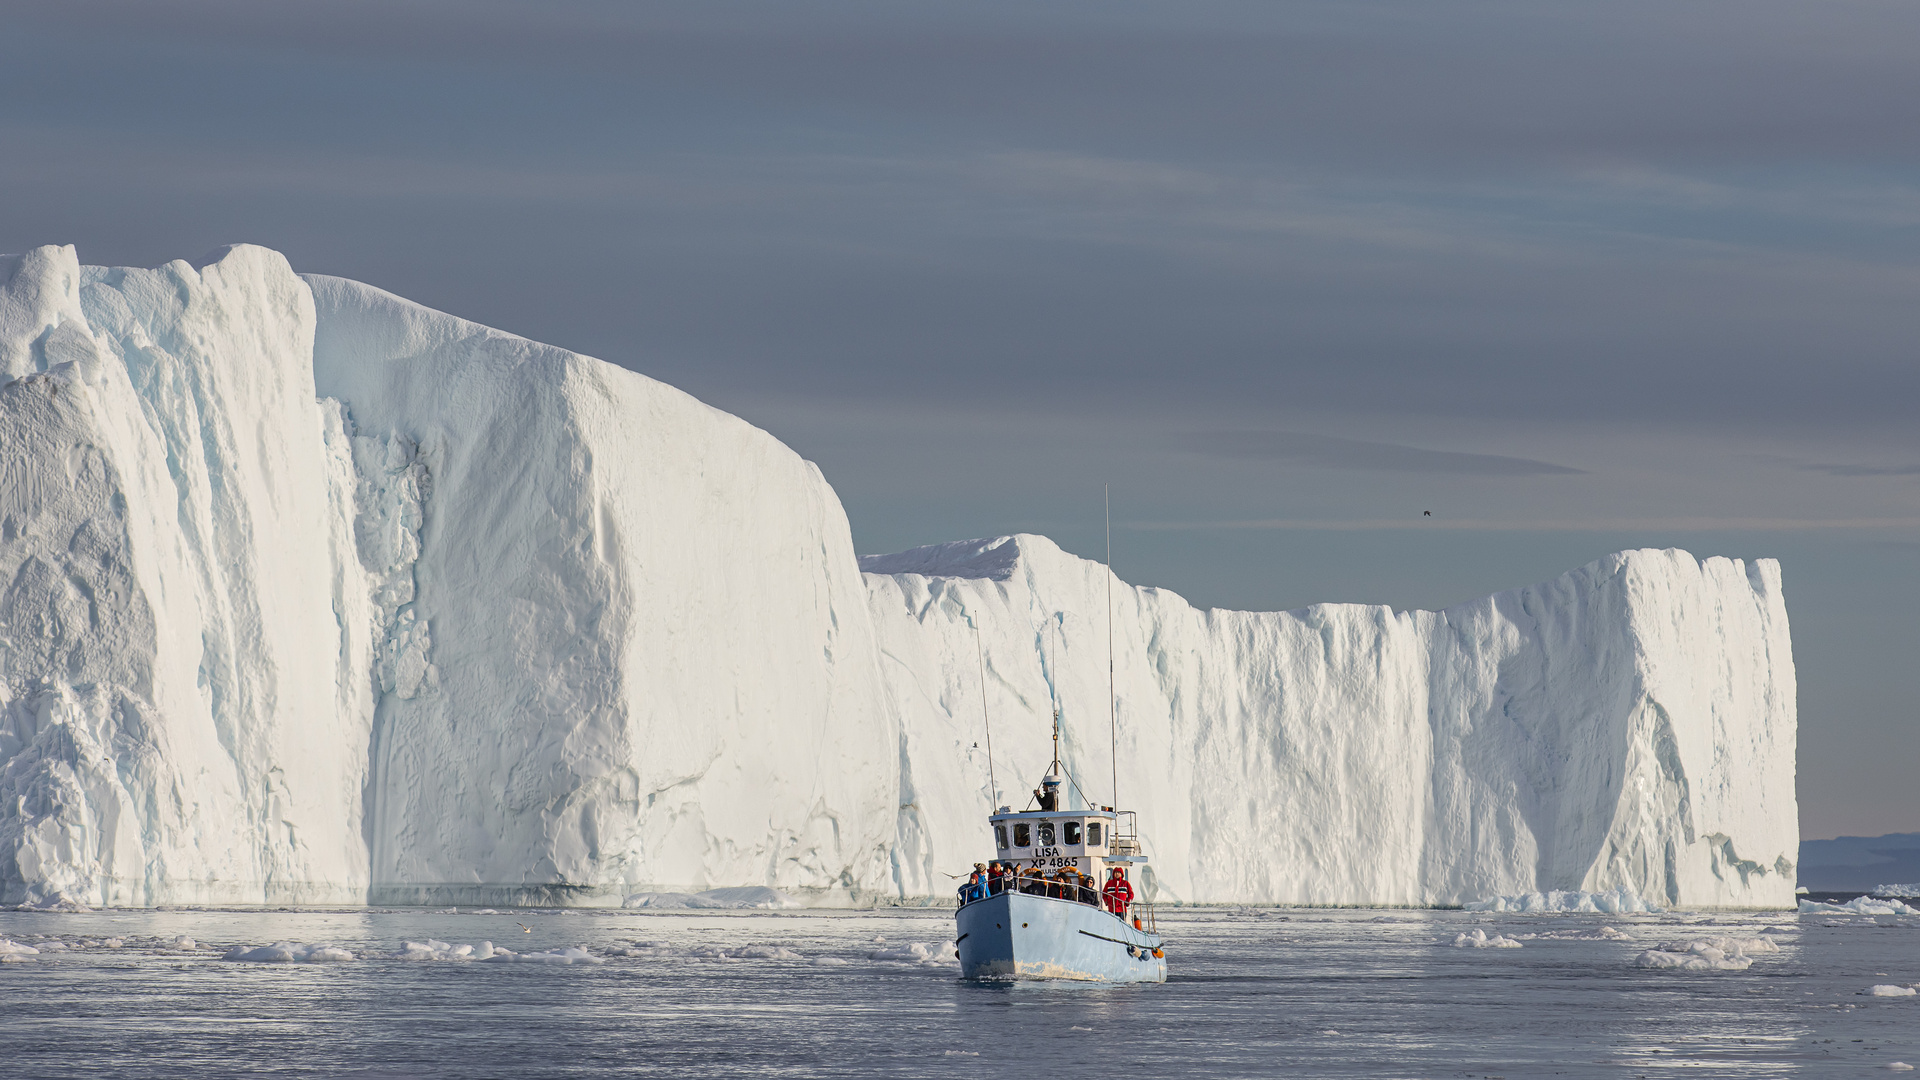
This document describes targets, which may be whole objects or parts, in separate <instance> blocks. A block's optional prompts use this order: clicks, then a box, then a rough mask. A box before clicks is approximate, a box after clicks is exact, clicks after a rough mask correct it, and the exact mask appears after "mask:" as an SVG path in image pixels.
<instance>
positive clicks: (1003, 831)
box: [993, 825, 1007, 849]
mask: <svg viewBox="0 0 1920 1080" xmlns="http://www.w3.org/2000/svg"><path fill="white" fill-rule="evenodd" d="M993 842H994V843H995V844H996V845H998V846H999V847H1001V848H1002V849H1004V848H1005V847H1006V846H1007V827H1006V826H1005V825H995V826H994V827H993Z"/></svg>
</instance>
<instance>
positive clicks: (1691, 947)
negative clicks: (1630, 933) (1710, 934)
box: [1634, 937, 1780, 971]
mask: <svg viewBox="0 0 1920 1080" xmlns="http://www.w3.org/2000/svg"><path fill="white" fill-rule="evenodd" d="M1779 951H1780V946H1779V945H1777V944H1775V943H1774V941H1773V939H1772V938H1767V937H1714V938H1703V939H1701V940H1698V941H1680V942H1669V943H1668V944H1665V945H1662V946H1660V947H1659V948H1655V949H1648V950H1647V951H1646V952H1643V953H1641V954H1640V955H1639V957H1638V958H1636V959H1635V960H1634V963H1635V964H1637V965H1638V966H1640V967H1643V968H1677V969H1680V970H1682V971H1745V970H1747V969H1748V968H1750V967H1752V966H1753V954H1759V953H1777V952H1779Z"/></svg>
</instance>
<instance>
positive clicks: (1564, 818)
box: [0, 247, 1797, 907]
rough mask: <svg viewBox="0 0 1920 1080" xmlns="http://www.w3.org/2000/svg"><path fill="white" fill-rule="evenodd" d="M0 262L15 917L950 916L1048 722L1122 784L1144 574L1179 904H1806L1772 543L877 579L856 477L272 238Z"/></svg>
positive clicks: (1132, 765)
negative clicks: (1248, 603)
mask: <svg viewBox="0 0 1920 1080" xmlns="http://www.w3.org/2000/svg"><path fill="white" fill-rule="evenodd" d="M0 279H4V280H0V762H3V763H4V764H0V900H4V901H6V902H14V903H19V902H30V903H37V904H45V903H52V902H59V901H69V902H83V903H89V904H135V905H138V904H160V903H206V902H222V903H249V902H253V903H263V902H279V903H285V902H328V903H358V902H366V901H368V900H373V901H375V902H381V903H391V902H408V901H418V902H431V903H448V902H455V903H497V902H505V901H512V902H551V903H571V904H605V905H618V904H619V903H621V902H622V900H623V899H625V898H627V897H630V896H634V895H637V894H643V893H675V892H684V893H698V892H703V891H707V890H712V889H725V888H731V887H760V888H763V889H778V890H782V891H783V892H786V893H789V894H792V895H795V896H801V897H808V898H811V899H812V900H813V901H815V902H856V901H864V900H876V899H879V900H884V899H889V898H891V899H896V900H912V899H916V898H921V897H928V896H938V895H944V894H945V893H946V892H947V891H948V890H949V889H950V887H951V885H950V879H949V878H948V877H947V876H946V875H947V874H949V873H952V872H955V871H958V870H961V869H963V868H965V867H967V866H969V865H970V864H971V863H972V862H974V861H976V860H978V859H980V858H982V857H984V856H985V855H986V854H988V850H987V848H986V846H985V845H986V842H987V835H986V831H985V828H984V825H983V820H982V818H983V814H984V812H985V811H986V810H987V809H988V808H989V807H990V806H991V805H994V804H995V802H996V800H997V801H999V802H1009V803H1022V802H1024V801H1025V787H1026V785H1028V784H1030V783H1031V782H1032V780H1033V779H1034V777H1035V776H1036V775H1037V773H1038V772H1039V770H1040V768H1041V766H1042V765H1044V763H1045V761H1046V757H1047V753H1048V743H1047V740H1048V732H1049V718H1050V701H1052V700H1056V699H1057V700H1058V701H1059V702H1060V705H1061V709H1062V716H1063V719H1064V722H1065V725H1066V733H1067V741H1066V747H1067V753H1066V756H1067V758H1068V764H1069V766H1070V768H1071V770H1072V772H1073V775H1074V778H1075V780H1076V782H1077V784H1078V785H1079V789H1080V794H1078V795H1076V796H1075V797H1076V798H1077V799H1078V798H1084V800H1087V801H1092V802H1097V803H1109V802H1112V801H1113V800H1114V794H1113V791H1112V788H1113V779H1112V777H1113V776H1114V765H1113V762H1112V759H1111V756H1110V754H1109V750H1108V747H1109V723H1110V720H1109V712H1108V700H1109V698H1108V671H1107V652H1106V640H1107V637H1106V595H1107V589H1108V587H1109V585H1110V584H1111V586H1112V594H1113V620H1114V641H1115V649H1116V652H1115V657H1116V664H1115V672H1114V679H1115V685H1116V688H1117V695H1116V699H1115V700H1116V702H1117V704H1116V708H1115V713H1114V716H1113V722H1114V723H1115V725H1116V727H1117V731H1118V742H1119V746H1120V755H1119V762H1118V768H1117V775H1118V787H1119V790H1118V797H1119V801H1120V803H1121V804H1122V805H1123V806H1125V807H1128V808H1132V809H1137V810H1139V811H1140V814H1141V823H1142V831H1143V839H1144V842H1145V845H1146V848H1147V850H1148V852H1149V853H1150V854H1151V855H1152V856H1153V866H1154V867H1155V871H1154V873H1153V880H1152V882H1151V884H1152V886H1153V888H1154V889H1156V890H1157V892H1158V894H1159V895H1160V896H1161V897H1162V898H1163V899H1170V900H1184V901H1195V902H1201V901H1233V902H1270V903H1288V902H1300V903H1325V904H1458V903H1467V902H1473V901H1476V900H1481V899H1484V898H1487V897H1499V896H1511V895H1520V894H1527V893H1536V892H1537V893H1550V892H1553V891H1556V890H1578V891H1582V892H1590V893H1607V892H1619V891H1622V890H1624V892H1625V893H1626V894H1632V895H1637V896H1641V897H1645V898H1647V899H1648V900H1650V901H1653V902H1655V903H1657V904H1659V905H1661V906H1665V907H1676V906H1679V907H1710V906H1735V907H1745V906H1754V907H1790V906H1792V904H1793V900H1794V898H1793V893H1792V890H1793V886H1794V880H1793V867H1792V864H1791V862H1790V861H1789V856H1790V855H1791V853H1793V852H1794V851H1795V846H1796V843H1797V829H1796V825H1795V813H1796V810H1795V803H1794V795H1793V745H1794V735H1795V732H1794V726H1795V714H1794V678H1793V664H1792V658H1791V650H1790V643H1789V638H1788V630H1787V619H1786V612H1785V607H1784V603H1783V601H1782V598H1781V593H1780V582H1779V571H1778V567H1777V566H1776V565H1775V564H1774V563H1772V562H1770V561H1765V560H1761V561H1757V562H1753V563H1741V562H1738V561H1733V560H1727V559H1708V560H1705V561H1700V560H1696V559H1694V558H1693V557H1692V556H1689V555H1686V554H1685V553H1682V552H1675V551H1664V552H1660V551H1639V552H1627V553H1623V554H1620V555H1615V556H1611V557H1609V558H1607V559H1604V560H1601V561H1600V562H1597V563H1594V564H1592V565H1590V566H1587V567H1585V568H1583V569H1581V570H1578V571H1575V572H1573V573H1570V574H1568V575H1565V576H1563V577H1561V578H1559V579H1557V580H1555V581H1553V582H1549V583H1547V584H1544V585H1540V586H1535V587H1532V588H1528V589H1521V590H1517V591H1514V592H1510V593H1503V594H1501V595H1499V596H1496V597H1492V598H1490V599H1488V600H1484V601H1480V602H1478V603H1475V604H1468V605H1463V606H1461V607H1458V608H1453V609H1449V610H1448V611H1445V612H1394V611H1390V610H1388V609H1386V608H1379V607H1363V606H1355V605H1322V606H1319V607H1314V608H1309V609H1305V610H1302V611H1296V612H1286V613H1271V614H1255V613H1246V612H1231V611H1206V610H1200V609H1195V608H1193V607H1191V606H1190V605H1188V604H1187V603H1186V602H1185V601H1183V600H1181V599H1180V598H1179V597H1177V596H1174V595H1173V594H1171V593H1167V592H1164V591H1161V590H1154V589H1136V588H1134V587H1131V586H1128V585H1126V584H1125V583H1123V582H1119V581H1117V580H1114V581H1110V580H1109V577H1108V575H1107V572H1106V570H1105V568H1103V567H1101V566H1100V565H1098V564H1095V563H1090V562H1087V561H1085V560H1081V559H1078V558H1076V557H1074V556H1071V555H1068V554H1067V553H1065V552H1062V551H1061V550H1060V549H1059V548H1058V547H1056V546H1055V545H1054V544H1052V543H1051V542H1050V541H1047V540H1045V539H1043V538H1039V537H1031V536H1021V537H1005V538H1000V539H997V540H988V541H977V542H967V543H962V544H953V545H943V546H940V547H937V548H928V549H919V550H916V551H912V552H905V553H902V554H899V555H893V556H882V557H877V558H870V559H868V560H866V561H865V565H864V570H865V573H864V574H863V573H862V569H863V567H862V565H861V563H860V561H859V560H856V558H855V555H854V551H853V547H852V541H851V536H850V532H849V529H848V526H847V521H846V517H845V513H844V511H843V510H842V509H841V507H840V504H839V502H838V500H837V498H836V497H835V496H834V493H833V491H832V489H831V488H830V487H829V486H828V485H827V483H826V481H825V479H824V478H823V477H822V476H821V475H820V473H819V470H818V469H816V468H815V467H814V466H813V465H812V464H810V463H809V462H806V461H804V460H802V459H801V458H800V457H799V456H798V455H796V454H794V453H793V452H792V451H791V450H790V449H788V448H787V447H785V446H783V445H782V444H780V443H779V442H778V441H777V440H775V439H774V438H772V437H771V436H770V435H768V434H766V433H765V432H763V431H760V430H758V429H756V428H754V427H752V426H751V425H749V424H747V423H746V422H744V421H742V420H740V419H738V418H736V417H733V416H730V415H728V414H726V413H723V412H720V411H718V410H715V409H712V408H710V407H708V406H705V405H703V404H701V403H700V402H698V401H696V400H694V399H693V398H691V397H688V396H687V395H686V394H683V393H681V392H679V391H677V390H674V389H673V388H671V387H668V386H665V385H663V384H661V383H658V382H656V381H654V380H651V379H648V378H646V377H644V376H641V375H638V374H635V373H633V372H630V371H627V370H624V369H621V368H618V367H616V366H613V365H610V364H606V363H603V362H601V361H598V360H594V359H591V358H588V357H583V356H579V355H577V354H573V353H569V352H566V351H564V350H560V349H556V348H552V347H549V346H544V345H540V344H537V343H534V342H530V341H527V340H525V339H522V338H518V337H514V336H512V335H509V334H503V333H500V332H498V331H494V330H490V329H487V328H485V327H482V326H479V325H476V324H474V323H470V322H466V321H463V320H460V319H456V318H453V317H451V316H448V315H443V314H440V313H438V312H434V311H430V310H427V309H425V308H422V307H419V306H417V305H414V304H411V303H408V302H407V301H405V300H401V299H399V298H397V297H394V296H391V295H389V294H386V293H383V292H380V291H379V290H376V289H372V288H369V287H367V286H364V285H359V284H357V283H353V282H348V281H343V280H340V279H333V278H321V277H312V278H301V277H300V276H298V275H296V274H295V273H294V272H293V271H292V269H291V268H290V267H289V266H288V265H287V263H286V261H285V260H284V259H283V258H282V257H281V256H279V255H278V254H276V253H274V252H271V251H267V250H264V249H261V248H253V247H237V248H232V249H227V250H224V251H222V252H218V253H216V254H215V255H214V256H212V257H210V258H209V259H208V260H205V261H203V262H202V263H200V264H198V265H194V264H188V263H185V262H175V263H170V264H168V265H166V266H163V267H160V268H158V269H154V270H129V269H108V268H99V267H83V266H81V265H80V264H79V261H78V259H77V256H76V255H75V253H74V251H73V249H71V248H41V249H38V250H36V251H34V252H31V253H28V254H27V255H24V256H13V257H7V258H6V260H5V261H4V262H0ZM983 667H984V671H985V695H986V696H985V702H984V705H985V709H984V714H985V716H986V717H988V718H990V719H991V722H992V723H993V725H994V728H993V739H992V745H993V748H994V751H995V756H996V760H995V761H994V762H993V765H994V770H993V772H994V779H995V780H997V787H996V786H995V785H994V784H993V783H991V782H990V780H989V769H988V762H987V758H986V753H985V746H986V744H987V738H986V731H985V730H984V728H983V721H982V717H983V709H982V704H983V703H982V697H981V694H982V680H981V671H982V668H983ZM976 744H977V745H976Z"/></svg>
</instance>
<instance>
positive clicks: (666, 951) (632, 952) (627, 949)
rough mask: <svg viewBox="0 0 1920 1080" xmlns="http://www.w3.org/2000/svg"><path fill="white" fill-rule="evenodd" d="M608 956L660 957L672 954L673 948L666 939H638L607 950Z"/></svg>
mask: <svg viewBox="0 0 1920 1080" xmlns="http://www.w3.org/2000/svg"><path fill="white" fill-rule="evenodd" d="M605 952H606V954H607V955H608V956H639V957H660V956H672V955H673V950H672V949H671V948H668V947H667V943H666V942H664V941H636V942H634V943H633V944H631V945H616V946H614V947H613V948H610V949H607V950H605Z"/></svg>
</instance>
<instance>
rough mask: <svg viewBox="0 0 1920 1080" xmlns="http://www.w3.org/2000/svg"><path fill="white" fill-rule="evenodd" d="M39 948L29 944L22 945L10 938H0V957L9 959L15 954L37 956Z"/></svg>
mask: <svg viewBox="0 0 1920 1080" xmlns="http://www.w3.org/2000/svg"><path fill="white" fill-rule="evenodd" d="M39 955H40V950H39V949H36V948H34V947H33V946H31V945H22V944H20V943H19V942H17V941H14V940H13V939H11V938H0V959H6V960H11V959H13V958H14V957H17V956H39Z"/></svg>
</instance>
